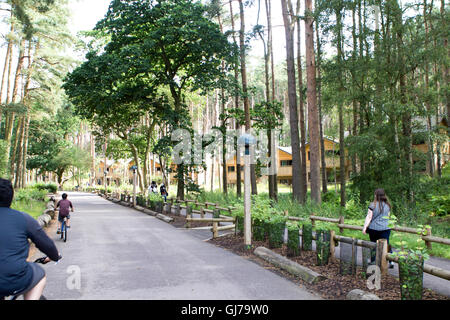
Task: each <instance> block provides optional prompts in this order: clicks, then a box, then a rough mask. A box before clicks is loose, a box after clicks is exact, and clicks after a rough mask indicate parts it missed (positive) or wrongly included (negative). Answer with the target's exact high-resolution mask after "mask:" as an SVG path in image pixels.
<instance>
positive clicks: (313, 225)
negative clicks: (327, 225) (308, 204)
mask: <svg viewBox="0 0 450 320" xmlns="http://www.w3.org/2000/svg"><path fill="white" fill-rule="evenodd" d="M313 217H314V213H311V216H310V219H311V225H312V227H313V228H314V227H315V226H316V221H315V220H314V219H313Z"/></svg>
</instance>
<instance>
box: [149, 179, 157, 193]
mask: <svg viewBox="0 0 450 320" xmlns="http://www.w3.org/2000/svg"><path fill="white" fill-rule="evenodd" d="M150 192H152V193H156V194H157V193H158V185H157V184H156V182H155V181H152V183H151V184H150Z"/></svg>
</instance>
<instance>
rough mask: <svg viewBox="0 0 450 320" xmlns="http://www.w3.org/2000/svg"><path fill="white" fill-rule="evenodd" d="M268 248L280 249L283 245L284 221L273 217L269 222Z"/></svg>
mask: <svg viewBox="0 0 450 320" xmlns="http://www.w3.org/2000/svg"><path fill="white" fill-rule="evenodd" d="M268 223H269V247H270V248H271V249H273V248H281V246H282V245H283V236H284V230H285V227H286V222H285V221H284V219H281V218H279V217H278V216H275V217H273V219H270V220H269V222H268Z"/></svg>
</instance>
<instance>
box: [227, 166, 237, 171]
mask: <svg viewBox="0 0 450 320" xmlns="http://www.w3.org/2000/svg"><path fill="white" fill-rule="evenodd" d="M235 171H236V168H235V167H234V166H228V172H235Z"/></svg>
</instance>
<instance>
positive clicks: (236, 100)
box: [230, 1, 242, 198]
mask: <svg viewBox="0 0 450 320" xmlns="http://www.w3.org/2000/svg"><path fill="white" fill-rule="evenodd" d="M230 18H231V28H232V32H233V43H234V44H235V45H236V46H237V40H236V28H235V24H234V14H233V2H232V1H230ZM234 80H235V81H236V83H237V82H238V81H239V66H238V64H237V63H236V64H235V65H234ZM234 107H235V108H236V109H239V94H236V95H235V97H234ZM240 127H241V126H240V124H239V122H238V121H235V130H236V131H237V132H238V133H240ZM234 149H235V150H236V195H237V197H238V198H240V197H241V196H242V184H241V162H240V161H241V159H240V158H241V157H240V152H239V148H238V143H237V137H236V138H235V139H234Z"/></svg>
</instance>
